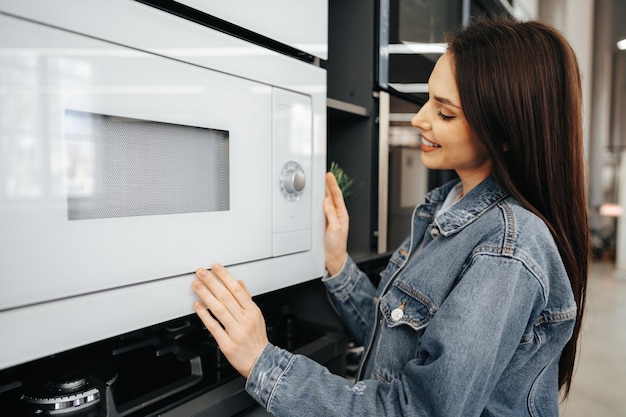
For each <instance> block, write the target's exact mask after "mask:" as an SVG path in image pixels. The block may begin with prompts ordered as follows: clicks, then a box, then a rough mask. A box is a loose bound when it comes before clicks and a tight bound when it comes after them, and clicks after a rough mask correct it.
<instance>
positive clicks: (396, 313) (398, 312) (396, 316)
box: [391, 307, 404, 321]
mask: <svg viewBox="0 0 626 417" xmlns="http://www.w3.org/2000/svg"><path fill="white" fill-rule="evenodd" d="M402 316H404V310H403V309H402V308H400V307H398V308H395V309H394V310H393V311H392V312H391V320H393V321H398V320H400V319H401V318H402Z"/></svg>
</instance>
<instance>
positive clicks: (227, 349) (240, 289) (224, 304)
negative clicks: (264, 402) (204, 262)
mask: <svg viewBox="0 0 626 417" xmlns="http://www.w3.org/2000/svg"><path fill="white" fill-rule="evenodd" d="M196 276H197V277H198V280H197V281H195V282H194V283H193V290H194V291H195V293H196V294H197V295H198V297H199V298H200V300H202V303H201V302H200V301H197V302H196V303H195V304H194V309H195V311H196V314H198V316H199V317H200V319H201V320H202V322H203V323H204V325H205V326H206V328H207V330H208V331H209V332H211V334H212V335H213V337H214V338H215V341H216V342H217V344H218V345H219V347H220V350H221V351H222V353H223V354H224V356H225V357H226V359H228V361H229V362H230V364H231V365H232V366H233V367H234V368H235V370H237V372H239V373H240V374H241V375H243V376H244V377H246V378H247V377H248V375H250V371H251V370H252V366H253V365H254V363H255V362H256V360H257V358H258V357H259V355H261V353H262V352H263V349H265V346H266V345H267V343H268V339H267V330H266V328H265V320H264V319H263V314H262V313H261V310H260V309H259V307H258V306H257V305H256V304H255V303H254V301H252V296H251V295H250V292H249V291H248V289H247V288H246V285H245V284H244V283H243V281H235V280H234V279H233V278H232V277H231V276H230V274H229V273H228V271H227V270H226V269H225V268H224V267H223V266H222V265H220V264H214V265H212V266H211V271H207V270H206V269H204V268H199V269H198V270H197V271H196ZM207 308H208V309H209V310H210V312H211V313H213V316H215V317H213V316H211V313H209V311H207V310H206V309H207ZM216 319H217V320H216ZM220 323H221V324H220Z"/></svg>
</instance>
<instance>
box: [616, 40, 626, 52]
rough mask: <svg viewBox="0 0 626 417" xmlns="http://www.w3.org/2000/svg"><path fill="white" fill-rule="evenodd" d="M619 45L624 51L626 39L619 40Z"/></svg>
mask: <svg viewBox="0 0 626 417" xmlns="http://www.w3.org/2000/svg"><path fill="white" fill-rule="evenodd" d="M617 47H618V48H619V49H621V50H622V51H623V50H625V49H626V39H622V40H621V41H619V42H617Z"/></svg>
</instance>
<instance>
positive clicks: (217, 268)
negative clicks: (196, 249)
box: [211, 263, 224, 272]
mask: <svg viewBox="0 0 626 417" xmlns="http://www.w3.org/2000/svg"><path fill="white" fill-rule="evenodd" d="M211 269H212V270H213V271H215V272H219V271H222V270H223V269H224V267H223V266H222V265H220V264H217V263H216V264H213V265H212V266H211Z"/></svg>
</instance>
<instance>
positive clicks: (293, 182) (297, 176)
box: [280, 161, 306, 201]
mask: <svg viewBox="0 0 626 417" xmlns="http://www.w3.org/2000/svg"><path fill="white" fill-rule="evenodd" d="M305 185H306V177H305V175H304V169H302V166H300V164H299V163H297V162H295V161H289V162H287V163H286V164H285V165H283V168H282V169H281V173H280V191H281V193H282V194H283V196H284V197H285V198H286V199H287V200H289V201H291V200H297V199H298V198H300V196H301V195H302V193H303V192H304V186H305Z"/></svg>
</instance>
